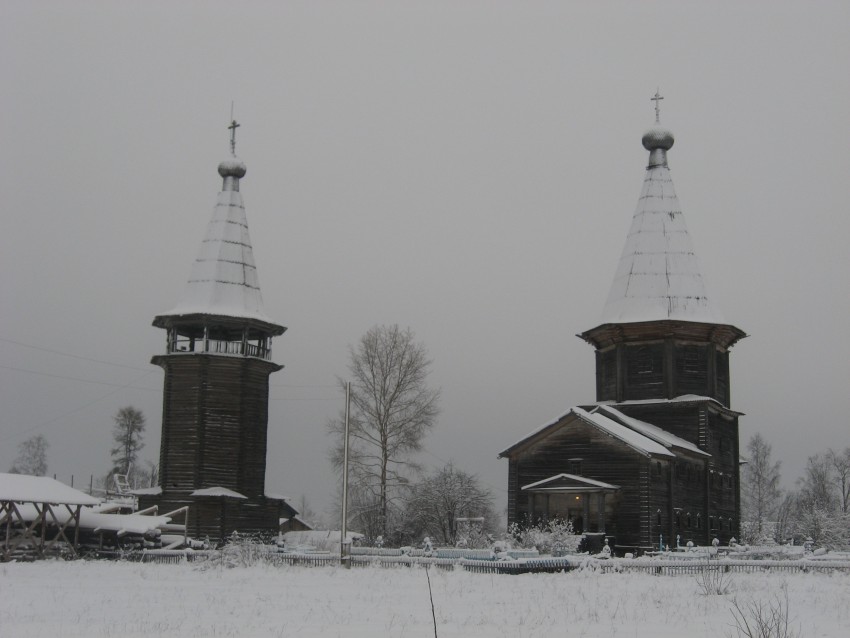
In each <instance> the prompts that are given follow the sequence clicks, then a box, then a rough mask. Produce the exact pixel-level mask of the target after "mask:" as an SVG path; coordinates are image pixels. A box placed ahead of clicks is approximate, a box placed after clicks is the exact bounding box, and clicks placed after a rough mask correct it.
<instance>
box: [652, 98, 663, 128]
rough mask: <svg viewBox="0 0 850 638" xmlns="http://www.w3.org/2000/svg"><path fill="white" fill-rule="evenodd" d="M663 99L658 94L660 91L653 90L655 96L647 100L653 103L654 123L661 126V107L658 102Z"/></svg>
mask: <svg viewBox="0 0 850 638" xmlns="http://www.w3.org/2000/svg"><path fill="white" fill-rule="evenodd" d="M663 99H664V97H663V96H662V95H661V93H660V89H655V95H654V96H653V97H651V98H649V101H650V102H655V123H656V124H661V107H660V106H659V104H660V101H661V100H663Z"/></svg>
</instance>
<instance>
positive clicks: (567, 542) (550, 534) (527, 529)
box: [508, 518, 582, 555]
mask: <svg viewBox="0 0 850 638" xmlns="http://www.w3.org/2000/svg"><path fill="white" fill-rule="evenodd" d="M508 535H509V536H510V537H511V538H512V539H513V540H514V542H516V544H517V545H519V546H520V547H522V548H525V549H528V548H532V547H533V548H535V549H536V550H537V551H538V552H540V553H541V554H557V555H561V554H570V553H575V552H576V551H577V550H578V546H579V543H581V539H582V537H581V535H577V534H576V533H575V530H573V524H572V521H568V520H566V521H565V520H563V519H560V518H554V519H551V520H549V521H545V522H543V521H541V522H538V523H537V524H536V525H519V524H517V523H512V524H511V525H510V526H508Z"/></svg>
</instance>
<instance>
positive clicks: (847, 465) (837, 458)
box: [826, 447, 850, 514]
mask: <svg viewBox="0 0 850 638" xmlns="http://www.w3.org/2000/svg"><path fill="white" fill-rule="evenodd" d="M826 456H827V458H828V459H829V463H830V465H832V471H833V474H834V476H835V482H836V484H837V487H838V498H839V505H840V506H841V511H842V512H843V513H844V514H847V513H850V447H846V448H844V451H843V452H841V453H839V452H836V451H834V450H832V449H830V450H829V452H827V453H826Z"/></svg>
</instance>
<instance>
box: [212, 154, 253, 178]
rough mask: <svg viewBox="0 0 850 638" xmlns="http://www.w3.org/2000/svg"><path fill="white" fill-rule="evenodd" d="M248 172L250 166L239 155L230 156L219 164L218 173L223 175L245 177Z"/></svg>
mask: <svg viewBox="0 0 850 638" xmlns="http://www.w3.org/2000/svg"><path fill="white" fill-rule="evenodd" d="M247 172H248V167H247V166H245V163H244V162H243V161H242V160H240V159H239V158H238V157H230V158H228V159H226V160H224V161H223V162H222V163H221V164H219V165H218V174H219V175H221V176H222V177H236V178H239V179H241V178H243V177H245V173H247Z"/></svg>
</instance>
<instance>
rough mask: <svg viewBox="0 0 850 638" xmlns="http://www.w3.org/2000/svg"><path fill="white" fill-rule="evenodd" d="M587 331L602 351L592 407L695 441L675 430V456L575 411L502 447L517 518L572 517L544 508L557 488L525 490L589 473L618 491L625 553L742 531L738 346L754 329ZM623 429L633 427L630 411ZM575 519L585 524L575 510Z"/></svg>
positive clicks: (619, 540)
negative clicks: (734, 368) (735, 390)
mask: <svg viewBox="0 0 850 638" xmlns="http://www.w3.org/2000/svg"><path fill="white" fill-rule="evenodd" d="M580 336H581V337H582V338H583V339H585V340H586V341H588V342H589V343H591V344H592V345H594V347H595V348H596V391H597V401H598V402H599V404H594V405H590V406H585V407H584V410H586V411H593V410H594V409H596V407H597V405H609V406H611V407H613V408H615V409H616V411H618V412H619V413H620V414H621V415H622V416H625V417H631V418H632V419H638V420H639V421H641V422H644V423H645V424H650V428H651V426H656V427H657V428H660V430H661V431H662V432H661V433H660V434H661V435H662V438H663V436H664V435H673V436H674V437H678V439H682V440H684V441H685V442H687V443H688V444H691V445H690V446H689V445H687V444H681V445H676V444H675V443H674V444H672V445H671V444H670V443H669V440H671V439H670V437H667V442H665V445H666V446H667V451H666V452H664V451H663V450H662V451H660V453H653V452H648V451H646V450H642V449H640V446H637V447H636V446H635V445H631V444H629V442H628V441H627V440H624V439H622V438H617V437H616V436H612V435H611V433H610V432H606V431H605V430H604V429H603V430H600V429H599V428H597V427H594V425H593V424H592V423H591V422H589V421H587V420H586V419H583V418H581V416H580V414H577V413H576V412H575V411H570V412H569V413H568V414H566V415H565V416H564V417H562V418H561V419H559V420H558V421H556V422H555V423H553V424H551V425H549V426H547V427H545V428H543V429H542V430H540V431H538V432H536V433H535V434H533V435H531V436H529V437H528V438H526V439H524V440H522V441H520V442H519V443H517V444H516V445H514V446H512V447H511V448H508V449H507V450H505V451H504V452H502V454H501V456H504V457H506V458H508V460H509V470H508V521H509V522H510V523H513V522H518V523H523V522H532V523H534V522H536V521H538V520H540V519H546V518H551V517H553V516H563V515H564V514H565V512H563V511H562V509H563V508H562V507H555V508H554V510H553V508H552V507H549V508H547V507H546V506H545V505H544V504H546V503H548V504H549V505H550V506H551V503H552V502H553V501H552V494H549V495H548V496H547V497H546V498H543V497H542V496H539V495H538V496H535V495H534V494H533V492H530V491H528V490H527V489H523V488H524V487H525V488H527V487H528V486H529V485H532V484H534V483H536V482H538V481H542V480H544V479H546V478H549V477H552V476H555V475H558V474H561V473H571V474H576V473H578V474H580V475H581V476H584V477H588V478H590V479H594V480H598V481H603V482H605V483H608V484H612V485H615V486H617V487H618V490H617V491H616V493H615V494H614V495H613V496H609V497H608V498H606V501H605V509H606V511H605V529H604V532H605V533H606V534H607V535H609V536H611V537H612V538H613V539H615V542H616V544H617V546H618V548H619V549H620V551H626V550H638V551H641V550H649V549H654V548H658V546H659V544H660V543H663V544H664V545H670V546H675V543H676V541H677V538H678V539H679V542H681V543H682V544H683V545H684V544H686V543H687V542H688V541H693V542H694V543H696V544H708V543H710V542H711V541H712V540H713V539H714V538H718V539H719V540H720V542H722V543H725V542H728V541H729V539H730V538H732V537H737V536H739V535H740V533H739V530H740V520H739V512H740V496H739V482H740V473H739V467H740V466H739V443H738V416H739V413H737V412H734V411H732V410H730V409H729V408H728V407H727V406H728V405H729V401H730V394H731V393H730V383H729V348H730V347H731V346H732V345H733V344H734V343H735V342H736V341H737V340H738V339H740V338H742V337H743V336H745V335H744V333H743V332H741V331H740V330H738V329H737V328H735V327H733V326H727V325H717V324H706V323H697V322H683V321H653V322H644V323H633V324H606V325H602V326H599V327H598V328H595V329H594V330H591V331H588V332H586V333H584V334H582V335H580ZM620 424H621V425H623V426H624V427H631V425H630V421H629V418H621V419H620ZM650 432H652V431H651V430H650ZM626 438H628V437H626ZM656 440H661V439H656ZM651 448H652V446H648V449H651ZM694 448H696V449H694ZM571 469H572V470H573V471H572V472H571ZM562 496H563V495H561V496H559V497H558V499H561V500H562ZM547 499H548V500H547ZM585 511H586V510H585ZM569 515H570V516H571V517H572V518H573V519H574V520H576V519H575V515H576V512H575V511H573V510H570V512H569ZM585 531H603V530H596V529H593V527H592V526H591V527H590V528H589V529H587V530H585Z"/></svg>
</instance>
